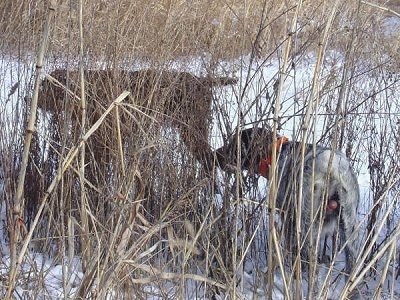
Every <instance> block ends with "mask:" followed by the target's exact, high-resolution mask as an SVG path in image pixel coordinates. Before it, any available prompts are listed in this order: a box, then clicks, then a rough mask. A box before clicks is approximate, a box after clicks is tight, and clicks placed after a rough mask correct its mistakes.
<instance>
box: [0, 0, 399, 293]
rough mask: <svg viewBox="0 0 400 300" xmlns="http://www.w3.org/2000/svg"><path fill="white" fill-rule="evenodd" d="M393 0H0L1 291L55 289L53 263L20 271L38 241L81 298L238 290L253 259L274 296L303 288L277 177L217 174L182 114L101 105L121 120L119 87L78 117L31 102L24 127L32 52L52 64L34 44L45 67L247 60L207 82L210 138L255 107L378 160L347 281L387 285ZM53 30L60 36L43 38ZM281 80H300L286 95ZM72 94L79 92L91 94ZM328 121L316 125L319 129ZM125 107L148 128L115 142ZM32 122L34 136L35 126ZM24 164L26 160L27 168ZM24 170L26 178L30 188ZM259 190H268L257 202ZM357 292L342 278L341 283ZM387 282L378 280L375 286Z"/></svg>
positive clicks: (202, 71)
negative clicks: (202, 158) (183, 133)
mask: <svg viewBox="0 0 400 300" xmlns="http://www.w3.org/2000/svg"><path fill="white" fill-rule="evenodd" d="M372 4H373V5H372ZM399 6H400V5H399V1H389V2H386V1H380V2H374V3H369V2H366V1H360V2H350V1H336V2H335V5H333V3H332V1H324V0H320V1H319V0H313V1H305V2H304V3H301V2H299V1H278V0H265V1H255V0H250V1H227V0H214V1H208V0H206V1H197V0H193V1H179V0H176V1H173V0H161V1H127V0H124V1H117V0H111V1H83V0H82V1H70V0H62V1H61V0H60V1H53V3H52V4H51V5H50V2H49V1H11V0H3V1H1V2H0V37H1V39H0V49H1V53H2V55H1V61H2V64H1V67H0V91H1V92H0V97H1V101H0V103H1V104H0V111H1V114H0V125H1V126H2V128H4V129H5V130H3V131H1V132H0V143H1V144H0V150H1V154H2V155H1V173H0V179H1V180H2V181H4V184H3V185H4V188H3V193H2V197H1V198H0V202H1V203H0V207H2V208H4V207H6V211H7V218H6V220H4V222H3V223H4V224H5V225H1V226H2V228H1V229H2V231H3V232H4V233H6V236H16V237H17V236H18V237H19V239H11V240H9V239H7V241H6V242H3V245H1V250H2V252H3V253H6V252H7V250H6V249H11V252H14V253H13V254H14V256H13V255H11V258H12V260H13V264H11V265H10V264H9V263H7V261H6V260H2V261H1V263H0V264H1V268H2V269H4V268H5V269H6V270H7V272H3V273H2V274H4V275H2V278H4V282H6V283H4V284H3V285H2V291H1V293H2V296H3V295H5V296H7V297H8V298H11V295H14V296H15V295H17V297H21V298H22V297H28V295H29V296H30V297H33V298H34V297H35V296H38V295H46V293H47V292H48V291H46V288H47V287H46V285H45V282H43V278H44V277H45V276H46V274H47V272H48V270H47V269H46V268H45V266H44V265H43V266H37V265H35V264H31V265H30V267H25V268H24V269H23V270H21V269H19V266H18V265H17V264H16V263H17V259H18V257H21V259H23V260H22V261H21V262H22V263H27V262H31V261H32V260H33V256H34V254H35V253H37V252H40V253H44V254H45V255H48V256H50V257H51V258H52V263H53V264H54V265H53V266H56V265H58V264H60V265H61V266H62V267H61V269H62V272H61V274H62V276H61V277H62V278H61V283H60V286H61V288H62V291H63V293H64V295H68V297H76V298H87V297H93V298H95V297H98V298H100V299H104V298H105V297H106V296H107V295H108V296H110V297H112V298H115V299H121V298H123V297H125V298H128V299H129V298H139V299H140V298H146V297H147V296H148V295H151V294H152V293H155V294H157V295H159V296H160V297H165V298H167V297H170V298H188V299H191V298H193V297H199V298H201V297H211V296H212V295H213V294H215V293H222V294H225V295H228V296H229V297H230V298H245V297H246V296H244V294H243V288H244V286H243V285H244V283H243V282H242V281H241V279H240V278H243V268H244V269H245V270H247V269H246V268H247V265H248V264H249V261H250V260H252V264H253V269H252V272H253V273H252V276H253V278H254V282H253V283H252V284H253V285H252V286H251V287H249V286H246V288H247V289H248V290H252V291H253V292H255V293H261V294H265V295H269V298H273V290H272V289H271V286H275V288H277V289H279V288H281V289H282V291H283V294H285V295H286V296H287V297H288V298H293V299H295V298H296V295H297V296H298V297H300V295H301V293H302V292H303V289H302V286H301V281H299V280H296V278H297V279H300V278H301V277H303V279H304V278H307V276H308V275H304V274H303V275H302V274H296V275H297V276H294V273H292V272H291V271H288V270H287V268H285V266H286V264H285V259H286V257H287V255H286V254H287V253H285V250H284V248H282V247H281V244H280V240H281V239H280V234H281V233H280V232H279V227H276V228H275V226H276V221H277V218H274V216H271V215H270V216H269V217H268V209H269V208H271V207H269V205H271V203H273V198H271V197H272V196H273V185H272V192H271V191H270V198H269V201H267V198H266V193H265V191H263V190H260V189H259V188H258V187H259V185H258V184H257V183H258V180H259V179H258V178H257V177H256V176H253V175H252V174H243V173H242V172H240V170H238V171H237V172H236V173H235V174H221V173H220V172H218V171H216V174H217V175H216V177H217V178H213V177H210V176H209V174H208V175H207V174H205V172H204V170H203V169H202V166H201V164H199V162H198V161H197V160H196V159H195V158H194V157H193V155H192V153H190V151H188V149H187V147H186V146H185V144H184V143H182V139H181V137H180V135H179V133H178V131H176V130H175V129H174V128H173V126H169V125H170V124H164V126H161V129H160V126H159V125H160V124H158V122H157V120H156V119H154V118H152V116H151V115H150V114H148V113H145V112H143V111H142V110H141V109H142V108H141V107H134V110H135V112H136V113H135V114H129V113H128V115H129V116H130V119H129V120H128V121H126V123H125V124H123V123H122V124H119V125H118V126H115V127H112V126H109V124H110V123H109V122H107V120H110V119H111V120H113V121H117V123H116V124H118V121H119V116H120V114H121V113H122V112H121V110H123V112H124V113H126V111H129V109H132V107H130V108H129V109H125V110H124V107H123V105H116V103H115V102H113V100H115V98H117V96H118V95H116V96H115V95H114V98H113V99H111V101H110V102H109V103H110V105H109V106H107V107H104V110H103V112H107V114H106V115H104V118H100V119H98V120H97V121H98V122H97V123H96V122H89V121H88V120H89V117H85V116H84V117H83V119H81V120H80V122H79V123H78V124H76V123H72V121H71V120H75V119H74V118H71V116H70V113H71V111H70V110H69V109H70V107H68V106H67V107H66V108H65V112H64V113H62V114H60V115H57V114H51V113H46V112H44V111H41V110H37V118H35V119H36V120H35V123H34V126H33V127H29V128H28V129H29V130H26V129H27V124H28V120H29V118H30V117H31V116H32V114H33V113H34V112H36V107H35V106H29V105H30V103H31V102H30V101H29V99H31V98H32V99H33V98H34V97H33V96H34V91H35V85H34V82H35V72H34V70H35V66H36V65H39V66H41V63H40V60H38V59H37V58H36V54H37V53H39V54H42V55H44V63H43V72H41V70H39V71H38V72H37V73H38V74H37V76H38V77H36V78H38V79H43V78H44V77H43V73H50V72H51V71H52V70H54V69H56V68H66V69H73V70H78V69H79V68H82V69H110V70H116V69H129V70H132V69H135V70H136V69H142V68H153V69H157V70H165V69H171V68H174V69H176V70H178V71H190V72H193V73H195V74H197V75H204V76H207V75H213V76H214V75H220V76H236V77H238V78H239V80H240V82H239V83H238V84H237V85H236V86H235V87H227V88H225V89H221V88H215V90H214V96H215V99H214V103H213V117H214V122H213V131H212V132H213V134H215V135H217V136H210V143H211V145H212V146H217V145H218V144H219V145H220V143H221V141H223V139H224V138H225V137H226V136H227V135H229V134H231V133H232V132H233V131H234V129H235V128H236V127H237V126H238V125H240V126H242V125H243V124H245V123H252V122H253V123H256V124H269V125H271V126H272V125H275V126H276V127H275V128H276V130H278V131H279V130H280V129H281V128H282V127H284V128H286V131H289V133H290V135H292V136H293V137H294V138H299V137H300V136H301V137H302V139H303V140H306V139H307V140H308V141H312V140H315V141H318V142H320V143H322V144H326V145H334V146H335V145H336V147H337V148H340V149H343V150H345V151H346V153H347V155H348V156H349V157H350V158H351V159H352V161H353V162H354V167H355V169H356V170H357V171H360V170H362V171H365V170H367V171H368V172H369V176H370V182H371V186H370V188H371V190H370V193H371V196H370V197H365V198H362V207H370V208H371V209H370V210H367V211H362V212H361V213H360V215H359V217H360V223H362V224H364V226H363V227H362V228H361V229H362V231H361V234H360V243H362V244H361V245H360V249H361V248H362V246H364V244H365V247H364V252H362V254H361V255H360V263H359V266H358V270H357V273H354V274H352V282H354V283H357V284H359V285H360V286H361V288H362V287H363V284H365V282H368V281H369V280H372V279H373V280H376V281H377V282H378V283H381V282H382V283H383V282H385V283H386V284H388V285H389V288H387V289H386V290H384V291H383V292H385V293H387V294H389V293H390V292H391V291H393V293H394V289H392V287H391V286H390V284H392V282H393V280H394V279H395V278H394V277H395V276H394V275H393V274H396V273H397V275H398V274H399V272H400V271H399V269H398V267H397V265H398V263H399V254H398V253H397V252H396V247H395V246H396V239H397V238H398V235H399V233H400V230H399V228H397V227H396V226H395V224H393V222H394V221H396V220H398V216H397V215H396V214H397V213H398V211H397V210H396V209H395V207H396V205H397V199H398V191H399V189H398V180H399V178H398V176H397V173H398V168H399V160H398V158H397V157H396V156H395V155H393V153H397V152H398V150H399V142H398V141H399V140H400V137H399V128H398V127H399V126H398V125H399V111H400V109H399V104H398V96H399V90H400V89H399V84H400V83H399V82H400V77H399V67H400V52H399V51H398V49H399V45H400V44H399V40H400V37H399V31H395V30H391V27H390V26H388V24H392V26H396V25H395V22H396V20H397V19H396V18H398V15H397V14H398V13H399ZM53 8H54V9H55V10H54V11H53ZM80 12H81V14H80ZM52 13H54V16H53V17H52V18H50V23H49V25H48V26H45V20H46V19H47V18H48V16H49V14H52ZM390 22H392V23H390ZM397 24H398V21H397ZM397 26H398V25H397ZM46 29H48V32H49V34H48V39H49V42H48V44H47V45H46V47H45V48H44V49H42V51H39V49H40V47H39V45H42V43H43V38H44V36H47V35H46ZM39 58H40V55H39ZM269 64H271V65H272V64H277V65H278V66H279V67H278V69H279V71H276V68H273V67H271V73H272V72H276V74H267V73H269V70H270V69H269V68H268V65H269ZM306 65H309V68H307V71H304V69H305V68H304V66H306ZM315 65H317V67H314V66H315ZM272 70H273V71H272ZM299 70H301V72H300V71H299ZM306 72H309V73H310V74H309V77H308V79H307V80H304V73H306ZM271 78H272V79H271ZM312 78H314V79H312ZM288 82H291V86H290V89H291V90H293V91H294V96H290V97H287V87H288ZM37 88H38V87H36V90H37ZM82 90H83V91H84V89H82ZM77 96H78V97H79V98H80V99H81V100H82V99H84V98H85V93H84V92H83V93H82V94H81V95H77ZM82 96H83V97H82ZM118 101H121V103H124V99H122V98H119V99H118ZM82 103H83V102H82ZM112 103H114V104H115V105H114V104H112ZM86 105H88V106H90V105H91V103H90V102H88V103H86ZM287 107H289V109H288V110H285V109H286V108H287ZM280 108H282V109H280ZM107 109H109V110H107ZM88 111H90V110H88ZM198 117H199V118H202V117H205V116H198ZM317 120H319V124H321V123H322V124H323V125H322V126H321V125H319V127H318V128H317V127H316V125H315V124H316V122H317ZM86 121H88V122H86ZM289 121H291V122H292V123H293V126H292V127H290V128H288V127H287V122H289ZM274 122H275V123H274ZM127 124H135V126H136V127H135V128H138V129H137V130H132V132H131V133H130V135H129V141H126V142H125V143H124V144H122V142H120V141H121V140H122V137H121V132H123V131H121V128H120V127H119V126H127ZM95 125H96V126H98V127H96V126H95ZM94 130H97V131H94ZM100 132H101V134H98V133H100ZM30 134H31V135H32V139H31V142H30V144H29V143H26V142H25V141H24V137H25V136H29V135H30ZM94 137H95V138H96V139H100V140H101V139H104V141H106V142H105V143H104V144H106V145H111V146H109V147H112V159H111V160H110V161H111V163H110V165H109V166H108V167H107V168H104V165H102V163H103V161H101V159H98V160H92V161H90V160H89V161H88V156H87V155H86V156H85V153H90V149H86V148H85V147H86V146H87V145H89V146H90V143H91V142H92V141H93V140H91V139H93V138H94ZM111 140H113V141H119V142H116V143H115V144H113V143H110V141H111ZM114 146H115V147H114ZM24 149H27V150H29V159H28V161H27V164H26V165H22V164H21V162H22V160H21V157H23V151H24ZM79 151H82V152H79ZM82 153H83V154H82ZM92 162H93V163H95V164H97V165H99V166H103V168H99V169H101V170H103V172H99V173H98V174H96V176H95V177H96V178H95V180H88V177H87V176H86V177H85V174H86V171H87V169H86V167H87V163H92ZM21 168H26V175H24V178H23V180H22V178H18V177H19V175H18V174H22V173H21V172H20V171H21ZM86 175H87V174H86ZM18 180H20V182H21V180H22V181H24V185H23V188H24V189H23V192H24V193H23V197H22V200H21V202H20V203H18V202H17V200H16V199H17V197H16V196H17V186H18ZM260 195H263V198H262V199H264V200H260V201H256V199H258V198H260ZM216 199H218V200H216ZM16 204H20V206H21V211H16V210H15V208H16ZM35 219H36V221H37V223H35ZM382 220H383V221H382ZM385 226H386V228H387V230H386V231H387V234H385V235H384V236H383V237H382V235H381V232H382V230H383V228H385ZM265 228H269V229H270V231H267V232H265V231H264V230H265ZM17 230H18V234H16V231H17ZM268 232H270V233H271V234H270V235H268V234H267V233H268ZM29 234H32V236H30V235H29ZM378 235H379V239H378ZM260 244H261V245H262V246H260ZM24 246H27V247H28V249H24ZM76 256H79V257H81V258H82V260H81V263H80V264H79V265H78V268H79V271H80V272H81V273H79V274H82V278H80V280H72V279H71V278H73V274H74V273H75V272H76V270H75V268H77V266H76V264H75V260H74V259H75V257H76ZM268 256H269V257H268ZM382 257H384V258H385V259H386V261H385V264H384V265H383V266H382V265H379V259H380V258H382ZM268 258H269V259H268ZM267 260H268V262H269V268H268V269H267V271H265V270H264V269H263V263H265V261H267ZM316 263H317V262H314V264H316ZM273 266H275V267H276V268H274V267H273ZM9 268H11V270H12V271H9V270H10V269H9ZM274 269H275V270H279V271H280V272H281V273H282V278H283V279H282V282H283V283H284V286H283V287H282V286H279V285H277V283H276V282H275V280H276V272H275V271H274ZM333 269H334V266H333V265H332V266H330V268H328V271H327V272H328V273H329V272H332V271H333ZM8 271H9V272H8ZM373 272H375V273H373ZM371 274H372V275H374V276H371ZM240 275H241V276H242V277H240ZM310 277H312V276H310ZM327 278H328V277H327ZM371 278H372V279H371ZM332 287H335V280H334V279H327V280H326V281H325V282H322V283H321V289H320V296H321V298H322V299H323V298H324V297H326V291H327V290H328V288H332ZM348 288H350V290H351V289H352V288H354V286H351V285H349V286H348ZM311 289H312V287H311ZM6 290H8V291H9V294H7V293H6ZM365 290H366V289H365V288H364V289H363V291H364V293H366V292H365ZM347 292H348V290H347V288H346V289H343V293H342V295H341V296H342V297H345V296H346V295H347ZM381 292H382V291H381V290H380V289H378V288H377V289H376V290H371V289H370V294H366V295H365V296H366V297H367V298H369V297H370V298H373V297H378V295H379V293H381ZM311 295H312V294H311V293H310V294H309V295H308V297H309V298H310V297H312V296H311ZM393 295H394V294H393Z"/></svg>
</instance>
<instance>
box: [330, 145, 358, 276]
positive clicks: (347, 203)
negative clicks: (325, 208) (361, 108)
mask: <svg viewBox="0 0 400 300" xmlns="http://www.w3.org/2000/svg"><path fill="white" fill-rule="evenodd" d="M331 176H332V179H334V180H337V181H338V182H339V185H337V187H338V188H337V193H338V195H339V201H340V208H341V212H340V221H339V222H340V226H342V229H343V230H342V234H343V235H344V236H343V238H344V242H345V243H347V244H346V247H345V254H346V260H347V264H346V265H347V266H346V269H347V270H346V271H347V272H348V273H349V272H351V271H352V269H353V267H354V264H355V261H356V253H357V251H356V244H357V235H356V234H355V233H354V231H355V229H356V226H357V207H358V203H359V200H360V190H359V185H358V182H357V177H356V175H355V174H354V171H353V169H352V167H351V165H350V162H349V160H348V159H347V158H346V157H345V155H344V154H343V153H341V152H337V153H335V155H334V157H333V161H332V168H331Z"/></svg>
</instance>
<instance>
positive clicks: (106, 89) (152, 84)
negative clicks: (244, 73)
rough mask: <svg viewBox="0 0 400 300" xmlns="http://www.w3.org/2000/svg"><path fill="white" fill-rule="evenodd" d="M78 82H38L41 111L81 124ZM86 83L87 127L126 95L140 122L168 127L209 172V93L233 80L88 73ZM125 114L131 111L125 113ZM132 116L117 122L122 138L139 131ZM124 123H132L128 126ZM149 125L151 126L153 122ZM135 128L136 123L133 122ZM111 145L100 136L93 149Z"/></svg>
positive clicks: (64, 76)
mask: <svg viewBox="0 0 400 300" xmlns="http://www.w3.org/2000/svg"><path fill="white" fill-rule="evenodd" d="M79 78H80V74H79V72H78V71H67V70H65V69H59V70H55V71H53V72H52V73H51V74H50V76H47V77H46V79H44V80H43V82H42V88H41V90H40V93H39V103H38V106H39V108H41V109H43V110H44V111H47V112H53V113H57V114H60V113H69V114H70V115H71V116H72V120H73V121H74V122H77V123H79V122H80V115H81V102H80V96H81V90H80V80H79ZM84 78H85V95H86V102H87V111H86V115H87V118H88V123H89V126H90V125H91V124H93V123H94V122H95V121H96V120H97V119H98V118H99V117H100V115H101V114H102V112H104V110H105V109H106V108H107V107H108V105H109V104H110V103H111V102H112V101H113V100H114V99H115V98H116V97H117V96H118V95H119V94H120V93H121V92H122V91H123V90H128V91H130V92H131V95H130V99H129V100H127V101H125V102H128V106H129V105H133V106H134V107H135V108H136V109H137V110H140V111H141V112H142V115H141V116H142V117H143V116H147V121H149V122H150V121H151V120H155V121H156V122H159V123H162V122H168V123H169V124H171V125H172V126H173V127H174V128H175V129H177V131H178V133H179V135H180V138H181V139H182V141H183V142H184V144H185V145H186V147H187V149H188V150H189V152H190V153H191V154H192V155H193V156H194V157H195V158H196V159H197V160H198V161H199V162H201V163H202V165H203V166H205V168H206V169H207V170H208V171H210V169H211V166H212V151H211V150H210V148H209V144H208V134H209V126H210V121H211V104H212V100H213V93H212V87H214V86H222V85H230V84H234V83H236V81H237V80H236V79H234V78H228V77H220V78H211V77H198V76H195V75H192V74H190V73H187V72H178V71H155V70H140V71H105V70H96V71H94V70H88V71H85V72H84ZM127 108H128V110H129V107H127ZM131 116H132V114H123V117H122V118H121V121H122V122H121V124H122V125H123V127H124V130H123V135H125V136H126V135H129V134H130V133H132V131H135V129H134V128H132V127H136V128H138V127H141V126H142V127H143V124H132V118H131ZM128 119H129V120H130V121H131V122H130V123H129V122H127V120H128ZM151 122H152V123H153V124H154V121H151ZM136 123H140V122H139V121H138V120H136ZM135 125H136V126H135ZM108 126H114V125H113V124H109V125H108ZM144 126H146V125H144ZM108 139H109V137H108ZM110 143H111V144H110ZM112 144H115V141H109V142H107V140H104V139H103V140H102V138H101V136H98V137H96V141H95V143H94V144H93V145H92V147H93V150H94V153H96V151H97V152H98V151H99V149H108V148H112ZM95 159H96V160H98V161H99V162H100V161H101V160H104V157H103V156H100V155H99V156H98V157H97V158H95ZM106 160H109V159H106Z"/></svg>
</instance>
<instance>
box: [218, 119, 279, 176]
mask: <svg viewBox="0 0 400 300" xmlns="http://www.w3.org/2000/svg"><path fill="white" fill-rule="evenodd" d="M238 144H239V145H240V146H239V147H238ZM271 144H272V130H271V128H270V127H254V128H247V129H243V130H241V131H239V132H235V133H234V134H233V135H232V136H231V137H230V138H228V140H227V142H226V143H225V145H224V146H222V147H221V148H219V149H217V150H216V151H215V156H216V160H217V163H218V165H219V167H220V168H221V169H222V170H224V171H229V170H232V169H234V168H235V167H236V166H237V165H238V160H239V165H240V167H241V169H242V170H247V171H250V172H252V173H258V169H259V164H260V162H261V160H262V159H264V158H265V156H266V155H268V153H270V152H271Z"/></svg>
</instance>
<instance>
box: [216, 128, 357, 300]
mask: <svg viewBox="0 0 400 300" xmlns="http://www.w3.org/2000/svg"><path fill="white" fill-rule="evenodd" d="M237 141H240V143H241V144H240V150H241V151H240V153H241V157H240V158H241V164H240V165H241V167H242V169H244V170H248V171H250V172H256V173H260V174H261V175H263V176H265V177H269V176H270V175H271V174H269V173H272V172H269V171H270V170H269V169H270V166H271V153H272V151H273V150H272V149H271V145H272V134H271V130H270V129H269V128H249V129H244V130H242V131H241V132H240V134H239V135H238V134H237V133H236V134H234V135H233V136H232V138H231V139H230V140H228V142H227V143H226V145H225V146H223V147H221V148H219V149H217V150H216V153H215V154H216V158H217V161H218V163H219V165H220V167H221V168H222V169H224V170H228V169H230V167H232V165H236V162H237V157H238V156H237V149H238V147H237ZM276 145H277V147H276V149H275V150H274V151H276V157H277V162H276V165H277V169H276V172H277V178H278V193H277V198H276V205H277V207H278V209H280V210H282V212H283V215H284V220H285V221H284V228H285V230H286V232H285V236H286V237H288V239H289V240H288V243H289V245H291V246H292V248H293V249H294V250H296V245H297V242H296V220H297V219H296V218H299V220H301V221H300V224H301V233H300V241H299V242H300V245H301V249H300V251H301V252H300V253H301V257H302V259H303V260H305V261H309V260H308V259H309V246H312V247H313V248H312V249H315V245H316V243H317V241H316V237H317V236H318V234H317V233H318V230H319V228H320V226H322V230H323V232H324V233H333V232H335V230H338V232H339V236H340V239H341V240H342V242H343V243H346V244H345V255H346V273H347V274H349V273H350V272H351V271H352V270H353V268H354V265H355V261H356V253H357V252H356V243H355V242H356V241H355V235H354V230H355V227H356V224H357V215H356V214H357V206H358V202H359V199H360V193H359V186H358V182H357V177H356V175H355V174H354V171H353V169H352V167H351V164H350V162H349V160H348V159H347V157H346V156H345V155H344V154H343V153H342V152H339V151H333V150H332V149H330V148H325V147H320V146H316V148H315V152H314V151H313V150H314V149H313V145H310V144H306V148H305V155H304V165H303V166H302V165H301V160H300V158H301V154H300V153H301V143H298V142H290V141H288V140H287V139H285V138H283V137H280V138H278V141H277V143H276ZM301 173H302V181H301V182H300V180H301V179H300V178H301ZM300 187H301V191H302V193H301V196H302V197H301V199H299V197H298V194H299V191H300ZM299 200H301V201H299ZM298 205H301V209H300V211H298V210H297V207H298ZM286 233H287V234H286ZM310 234H312V235H311V238H310ZM310 243H312V244H311V245H310ZM293 249H292V250H293ZM354 299H355V298H354Z"/></svg>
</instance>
